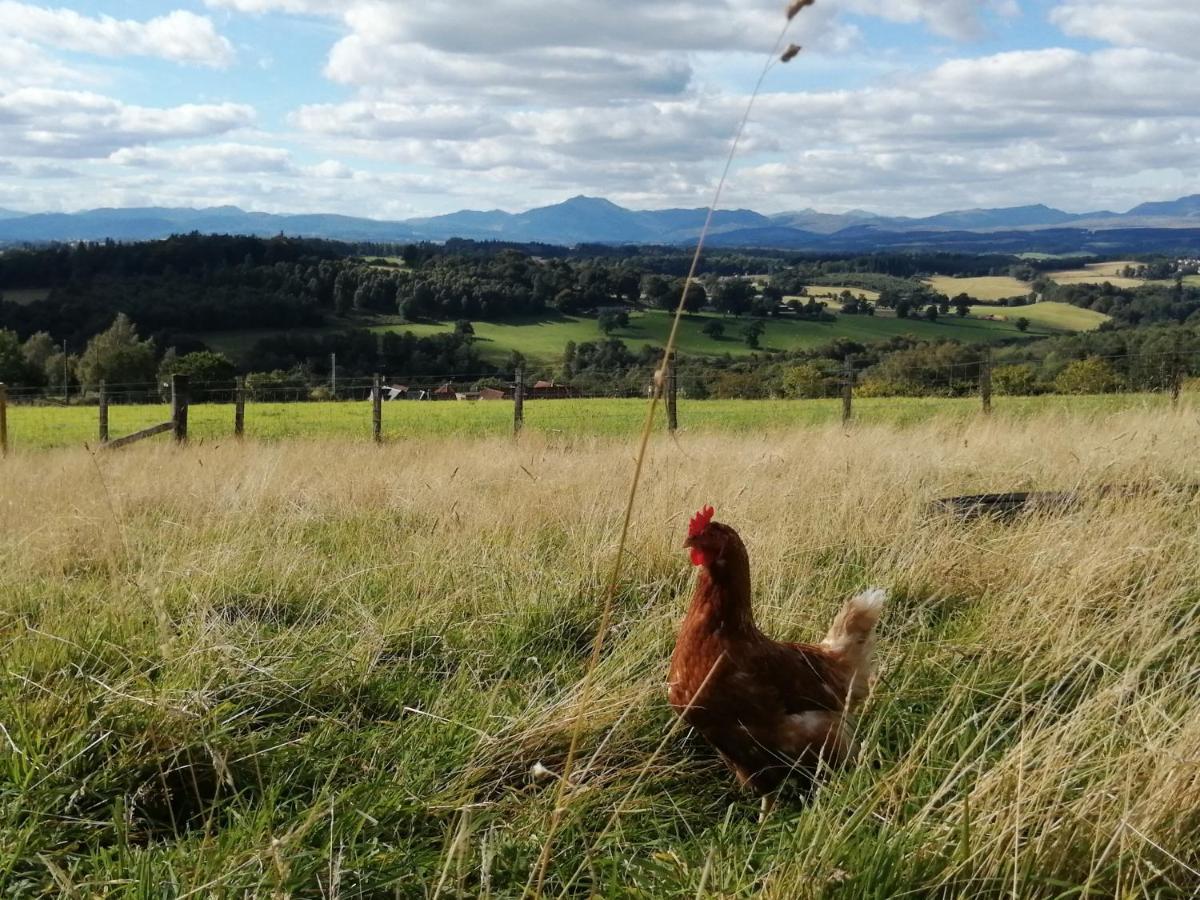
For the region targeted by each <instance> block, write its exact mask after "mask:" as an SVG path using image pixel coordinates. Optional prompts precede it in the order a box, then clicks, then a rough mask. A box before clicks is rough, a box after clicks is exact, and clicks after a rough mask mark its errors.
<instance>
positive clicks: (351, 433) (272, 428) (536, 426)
mask: <svg viewBox="0 0 1200 900" xmlns="http://www.w3.org/2000/svg"><path fill="white" fill-rule="evenodd" d="M1168 402H1169V401H1168V400H1167V399H1166V398H1165V397H1163V396H1160V395H1155V394H1106V395H1097V396H1085V397H1067V396H1055V395H1045V396H1040V397H997V398H995V400H994V404H995V409H996V411H997V414H998V415H1002V416H1006V417H1012V418H1016V419H1021V418H1028V417H1030V416H1037V415H1044V414H1052V413H1058V414H1067V413H1099V412H1117V411H1120V410H1132V409H1145V410H1152V409H1161V408H1163V407H1164V406H1166V405H1167V404H1168ZM854 411H855V417H856V418H857V419H858V420H859V421H860V422H864V423H869V424H886V425H891V426H895V427H907V426H911V425H917V424H922V423H924V422H928V421H929V420H930V419H933V418H939V419H944V420H946V421H965V420H967V419H970V418H972V417H973V416H975V415H976V414H977V413H978V411H979V401H978V400H977V399H975V398H973V397H966V398H943V397H862V398H858V399H856V400H855V401H854ZM645 414H646V404H645V402H644V401H642V400H632V399H593V400H553V401H528V402H527V403H526V404H525V428H526V430H528V431H531V432H538V433H542V434H544V435H547V436H549V437H554V438H576V437H605V436H610V437H617V436H619V437H632V436H633V435H635V434H637V433H639V432H640V430H641V428H642V425H643V423H644V422H645ZM8 415H9V443H10V446H11V448H12V449H13V450H14V452H22V451H41V450H48V449H53V448H58V447H82V446H84V445H88V446H95V445H96V443H97V441H96V435H97V410H96V408H95V407H87V406H73V407H59V406H45V407H29V406H15V407H10V408H9V411H8ZM841 415H842V403H841V400H840V399H839V400H700V401H688V400H686V399H681V400H680V402H679V425H680V430H681V431H682V432H686V433H697V434H703V433H711V432H723V433H734V434H737V433H747V432H759V431H775V430H785V429H789V428H798V427H811V426H821V425H828V424H832V423H834V422H840V421H841ZM168 418H170V412H169V410H168V408H167V406H166V405H160V406H150V405H146V406H111V407H110V408H109V434H110V437H111V438H113V439H116V438H119V437H122V436H123V435H127V434H132V433H133V432H135V431H140V430H141V429H143V428H148V427H150V426H151V425H155V424H157V423H159V422H165V421H166V420H167V419H168ZM659 424H660V427H662V420H661V411H660V420H659ZM383 426H384V436H385V438H386V439H388V440H389V441H407V440H411V439H418V440H426V439H430V438H448V437H465V438H482V437H496V436H498V435H506V434H510V433H511V432H512V427H513V408H512V403H505V402H475V403H466V402H463V403H459V402H454V403H450V402H443V403H406V402H401V403H388V404H385V406H384V410H383ZM370 429H371V408H370V404H369V403H367V402H366V401H359V402H355V401H343V402H337V403H250V404H248V405H247V407H246V433H247V435H248V436H249V437H251V438H256V439H260V440H265V441H280V440H287V439H293V438H301V439H309V440H329V439H349V440H356V439H361V440H364V441H365V440H368V439H369V438H370V434H371V431H370ZM189 433H190V435H191V437H192V438H193V439H194V440H196V441H199V442H209V443H212V442H215V443H221V442H223V441H226V440H229V439H231V437H232V434H233V407H232V406H228V405H223V404H207V403H205V404H196V405H194V406H192V407H191V410H190V413H189ZM151 440H152V441H153V442H156V443H165V442H166V441H168V440H169V439H168V438H167V437H165V436H163V437H156V438H152V439H151Z"/></svg>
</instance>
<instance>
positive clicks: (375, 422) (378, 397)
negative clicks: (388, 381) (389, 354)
mask: <svg viewBox="0 0 1200 900" xmlns="http://www.w3.org/2000/svg"><path fill="white" fill-rule="evenodd" d="M371 436H372V437H373V438H374V439H375V443H377V444H378V443H381V442H382V441H383V379H382V378H380V377H379V376H378V375H376V376H375V382H374V384H373V385H372V386H371Z"/></svg>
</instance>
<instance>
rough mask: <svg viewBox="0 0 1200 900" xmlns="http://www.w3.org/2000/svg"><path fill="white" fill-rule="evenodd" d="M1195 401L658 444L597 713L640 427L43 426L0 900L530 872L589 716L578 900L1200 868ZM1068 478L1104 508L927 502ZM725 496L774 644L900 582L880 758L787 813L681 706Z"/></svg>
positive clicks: (280, 891)
mask: <svg viewBox="0 0 1200 900" xmlns="http://www.w3.org/2000/svg"><path fill="white" fill-rule="evenodd" d="M538 411H539V410H538V408H533V409H531V415H533V416H536V415H537V414H538ZM197 412H200V410H197ZM324 412H325V413H329V410H328V409H326V410H324ZM252 421H253V420H252ZM363 421H365V416H364V418H363ZM1196 422H1197V420H1196V415H1195V410H1194V409H1188V410H1186V411H1184V412H1183V413H1181V414H1178V415H1177V414H1172V413H1171V412H1170V411H1168V410H1165V409H1162V408H1158V409H1138V410H1132V411H1130V410H1126V411H1114V410H1112V409H1107V410H1098V411H1095V410H1094V411H1092V412H1090V413H1084V412H1063V411H1062V410H1061V409H1056V410H1054V411H1053V412H1049V411H1048V414H1047V415H1045V416H1037V415H1035V416H1032V417H1030V418H1010V417H1006V416H1003V415H999V416H994V417H992V418H991V419H984V418H982V417H979V416H977V415H972V416H970V417H969V418H966V419H959V418H957V417H950V418H934V419H932V420H927V421H926V422H924V423H923V424H918V425H915V426H913V427H911V428H902V429H901V428H894V427H891V426H887V425H883V424H865V423H864V424H862V425H861V426H859V427H856V428H853V429H850V430H849V431H845V430H843V429H842V428H840V427H836V426H834V427H820V428H813V429H804V430H800V431H785V430H772V431H770V432H768V433H765V434H764V433H760V432H758V431H747V432H745V433H742V434H737V435H734V434H729V433H719V434H712V435H704V434H699V435H693V434H688V435H682V436H681V437H680V439H679V441H677V442H676V441H670V440H667V439H666V438H665V437H661V438H660V439H658V440H656V441H654V442H653V443H652V446H651V456H650V458H649V460H648V467H647V470H646V474H647V477H646V478H645V479H644V482H643V491H642V493H641V495H640V497H639V501H638V504H637V506H636V508H635V513H634V516H633V521H632V531H631V540H630V545H629V546H630V553H629V554H628V556H627V557H626V564H625V566H624V568H623V569H622V571H621V578H620V583H619V591H618V593H617V596H616V601H615V606H614V610H613V612H614V615H613V617H612V622H611V624H612V629H611V631H610V632H609V633H608V634H607V635H606V637H607V642H606V644H605V652H604V653H603V655H602V659H601V662H600V665H599V667H598V669H597V670H596V677H595V681H594V688H593V690H592V691H591V692H590V702H589V703H588V705H587V706H586V707H581V706H580V705H579V704H580V698H581V693H582V692H581V687H580V685H581V679H582V678H583V675H584V671H585V668H586V665H587V659H588V657H589V655H590V647H591V641H592V639H593V636H594V634H595V632H596V629H597V627H598V623H599V619H600V616H599V608H600V599H601V597H602V596H603V595H604V591H605V588H604V585H605V582H606V579H607V576H608V573H609V571H610V570H611V566H612V563H613V553H614V549H615V545H616V539H617V535H618V533H619V529H620V523H621V518H622V510H623V509H624V504H625V500H626V489H627V485H628V478H629V474H630V470H631V455H632V442H631V441H630V440H628V439H621V440H606V439H591V438H582V439H575V440H570V439H558V438H553V437H546V436H542V435H537V434H529V435H526V436H525V438H524V439H523V440H522V441H520V442H519V443H516V444H514V443H513V441H512V440H511V439H510V438H491V439H462V438H417V437H411V438H406V439H405V440H403V441H399V442H397V443H395V444H391V445H388V446H385V447H384V448H376V447H373V446H371V445H370V444H369V443H368V442H365V441H360V440H349V439H343V440H338V439H331V440H328V441H317V442H314V441H291V442H289V441H280V442H276V443H264V442H258V441H248V442H246V443H244V444H242V445H238V444H235V443H234V442H231V441H223V442H221V443H220V445H219V446H218V445H217V444H216V443H214V442H208V441H206V442H204V443H200V442H195V443H193V444H192V445H191V446H190V447H188V448H185V449H182V450H177V449H175V448H173V447H171V446H169V445H166V444H156V445H143V446H141V447H135V448H131V449H130V450H128V451H125V452H123V453H114V454H99V455H91V454H87V453H85V452H83V451H82V450H78V449H77V450H67V451H61V452H57V453H54V454H22V453H18V454H16V455H15V456H13V457H10V458H9V459H7V460H4V461H2V462H0V468H2V469H3V473H4V476H3V478H2V479H0V510H3V523H4V527H3V528H0V641H2V646H3V665H2V666H0V726H2V727H0V896H2V897H4V898H6V900H29V898H43V897H44V898H51V897H80V898H106V900H107V898H112V900H148V898H168V897H170V898H184V897H190V898H206V900H207V898H216V897H222V898H223V897H229V898H259V897H262V898H269V897H280V898H282V897H296V898H308V897H314V898H316V897H345V898H349V897H354V898H376V897H378V898H384V897H402V898H418V897H429V898H434V897H437V896H442V897H445V896H453V897H491V898H510V897H511V898H515V897H520V896H522V894H523V891H524V889H525V886H526V885H527V884H528V883H529V880H530V877H531V873H532V871H533V869H534V867H535V864H536V861H537V858H538V856H539V853H540V852H541V849H542V847H543V846H544V845H545V843H546V841H547V837H548V830H549V822H550V818H551V814H552V809H553V807H554V805H555V795H556V790H555V787H556V783H555V782H554V781H553V780H552V778H551V779H549V780H547V779H544V778H539V777H537V776H536V775H535V774H534V773H535V772H536V771H537V767H538V766H539V765H540V766H542V767H544V768H545V769H548V770H549V771H550V772H552V773H553V772H559V771H561V768H562V765H563V758H564V755H565V753H566V748H567V746H568V744H569V743H570V740H571V733H572V730H573V728H574V726H575V723H577V722H578V723H579V726H580V728H579V745H578V747H579V761H580V762H579V766H578V768H577V770H576V772H577V774H578V780H577V781H576V782H575V785H574V787H573V789H572V790H571V791H570V792H569V793H568V795H567V802H566V804H565V806H564V809H565V812H564V813H563V815H562V825H561V828H560V829H559V830H558V833H557V836H556V840H555V841H554V844H553V846H552V851H553V852H552V853H551V854H550V860H551V864H550V867H549V873H548V878H547V881H546V885H545V887H546V891H545V896H547V897H597V898H607V897H621V898H625V897H630V898H651V897H653V898H658V897H662V898H681V900H682V898H687V900H690V898H695V897H703V898H708V897H728V898H749V897H761V898H764V900H792V898H796V900H818V898H819V900H862V898H871V900H884V898H900V897H912V898H967V897H970V898H982V900H1000V898H1008V897H1019V898H1089V900H1100V898H1112V897H1121V898H1163V900H1166V898H1185V897H1189V896H1194V895H1195V888H1196V884H1197V881H1196V876H1195V872H1196V871H1197V870H1198V869H1200V830H1198V828H1197V825H1198V824H1200V791H1198V790H1197V777H1198V776H1197V771H1196V761H1197V758H1198V757H1200V694H1198V692H1197V690H1196V677H1197V672H1200V615H1198V609H1200V606H1198V598H1200V594H1198V591H1197V585H1198V584H1200V575H1198V571H1197V563H1196V560H1197V554H1196V535H1197V534H1198V533H1200V506H1198V505H1197V504H1196V503H1195V502H1194V496H1193V494H1192V493H1191V492H1188V491H1175V490H1172V489H1171V487H1170V486H1171V485H1177V484H1190V483H1192V482H1194V481H1195V453H1194V448H1195V442H1196V439H1197V437H1198V436H1200V434H1198V430H1197V424H1196ZM1114 484H1118V485H1119V484H1139V485H1150V486H1152V487H1153V490H1151V491H1148V492H1137V493H1131V494H1128V495H1126V494H1122V493H1109V494H1106V495H1102V494H1101V492H1100V491H1099V490H1098V489H1099V488H1101V487H1103V486H1105V485H1114ZM1063 487H1070V488H1075V489H1079V490H1080V491H1082V492H1083V493H1082V496H1083V497H1084V498H1085V499H1084V500H1083V502H1082V505H1081V506H1080V507H1079V508H1075V509H1068V510H1062V511H1057V512H1044V513H1042V514H1038V515H1032V516H1028V517H1025V518H1020V519H1016V520H1013V521H1007V522H993V521H986V520H985V521H980V522H973V523H964V522H959V521H956V520H953V519H950V518H948V517H942V516H937V515H931V514H930V513H929V512H928V510H927V505H928V503H929V501H930V500H932V499H934V498H936V497H939V496H945V495H950V494H960V493H976V492H980V491H983V490H1012V489H1042V488H1045V489H1055V488H1063ZM704 503H713V504H714V505H715V506H716V507H717V513H718V517H719V520H720V521H722V522H727V523H729V524H731V525H733V526H734V527H736V528H737V529H738V531H739V532H740V533H741V535H742V536H743V537H744V538H745V540H746V542H747V545H748V547H749V552H750V558H751V566H752V573H753V580H754V592H755V610H756V615H757V618H758V621H759V622H760V624H761V625H762V627H763V629H764V630H765V631H767V632H768V633H769V634H770V635H772V636H773V637H777V638H781V639H784V640H789V641H799V640H813V639H819V638H820V636H821V635H822V634H823V633H824V632H825V630H826V629H827V628H828V625H829V622H830V620H831V619H832V617H833V616H834V614H835V612H836V610H837V609H838V608H839V607H840V606H841V604H842V603H843V602H844V601H845V599H846V598H847V597H848V596H849V595H850V594H851V593H852V592H854V591H857V590H859V589H861V588H863V587H865V586H867V585H873V584H879V585H883V586H885V587H887V588H888V589H890V591H891V592H892V599H891V600H890V601H889V604H888V606H887V608H886V610H885V613H884V617H883V621H882V623H881V629H880V635H879V642H878V648H877V658H878V662H879V675H878V678H877V680H876V681H875V684H874V687H873V692H872V696H871V699H870V701H869V702H868V704H867V705H866V706H865V707H864V708H863V709H862V711H861V715H860V716H859V719H858V725H857V738H858V740H859V742H860V745H861V751H860V755H859V757H858V759H857V760H856V762H857V763H858V765H856V766H854V767H852V768H850V769H848V770H846V771H841V772H836V773H828V774H827V775H826V776H825V777H824V778H823V779H822V782H821V785H820V787H819V789H818V790H817V791H816V792H815V794H814V795H813V796H812V797H811V798H810V799H808V800H807V802H805V801H803V800H802V799H800V798H798V797H796V796H794V795H788V796H785V797H784V798H783V799H782V800H781V801H780V803H779V804H778V806H777V807H776V809H775V810H774V812H773V813H772V814H771V815H770V816H769V817H768V818H767V819H766V820H765V821H764V822H761V823H760V822H759V821H758V803H757V802H756V801H755V800H754V799H753V798H751V797H748V796H746V795H745V794H742V793H740V792H739V791H738V790H737V789H736V787H735V786H734V784H733V780H732V778H731V776H730V775H729V773H728V772H727V771H725V769H724V768H723V767H722V766H721V764H720V762H719V760H718V759H717V757H716V754H715V753H714V752H713V750H712V749H711V748H710V747H709V746H707V745H706V744H705V742H704V741H703V740H701V739H699V738H698V737H697V736H696V735H694V734H692V733H690V732H688V731H687V730H685V729H676V728H675V727H674V723H675V717H674V715H673V713H672V712H671V710H670V709H669V707H668V706H667V704H666V700H665V682H666V678H667V661H668V659H669V657H670V654H671V650H672V646H673V643H674V635H675V632H676V629H677V628H678V624H679V620H680V618H681V617H682V615H683V611H684V609H685V607H686V605H687V603H688V598H689V595H690V593H691V591H692V584H693V579H694V577H695V576H694V574H693V570H692V569H691V567H690V566H689V565H688V561H687V557H686V555H685V553H684V552H683V551H682V550H681V549H680V544H681V542H682V539H683V535H684V529H685V528H686V522H687V519H688V517H689V515H690V514H691V513H692V511H693V510H695V509H697V508H699V507H700V506H701V504H704Z"/></svg>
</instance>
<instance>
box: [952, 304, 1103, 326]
mask: <svg viewBox="0 0 1200 900" xmlns="http://www.w3.org/2000/svg"><path fill="white" fill-rule="evenodd" d="M971 315H972V316H975V317H977V318H980V319H983V318H987V317H989V316H990V317H991V318H992V320H994V321H999V322H1015V321H1017V319H1020V318H1022V317H1024V318H1026V319H1028V320H1029V321H1030V322H1031V323H1032V324H1033V325H1036V326H1041V327H1042V328H1053V329H1056V330H1059V331H1094V330H1095V329H1097V328H1099V327H1100V326H1101V325H1102V324H1104V323H1105V322H1107V321H1108V320H1109V317H1108V316H1106V315H1104V313H1098V312H1096V311H1094V310H1091V309H1084V308H1082V307H1080V306H1072V305H1071V304H1070V303H1034V304H1031V305H1030V306H1013V307H1006V306H1005V307H1000V306H972V307H971Z"/></svg>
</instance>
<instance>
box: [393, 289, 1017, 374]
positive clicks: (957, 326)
mask: <svg viewBox="0 0 1200 900" xmlns="http://www.w3.org/2000/svg"><path fill="white" fill-rule="evenodd" d="M863 293H865V292H863ZM855 296H857V293H856V295H855ZM714 319H715V320H717V321H720V322H721V323H722V324H723V325H724V326H725V335H724V336H723V337H720V338H713V337H710V336H709V335H707V334H705V333H704V330H703V329H704V326H705V325H706V324H707V323H708V322H710V321H712V320H714ZM748 321H749V320H746V319H735V318H727V317H725V316H721V315H718V314H710V313H693V314H690V315H687V316H685V317H684V319H683V321H682V322H681V324H680V331H679V341H678V346H679V351H680V352H681V353H687V354H698V355H707V356H723V355H725V354H729V355H731V356H748V355H750V354H751V353H756V352H761V349H769V350H802V349H811V348H814V347H820V346H822V345H824V344H828V343H829V342H830V341H833V340H836V339H837V338H848V339H850V340H855V341H864V342H870V341H882V340H887V339H888V338H891V337H896V336H897V335H914V336H916V337H918V338H922V339H925V340H937V339H938V338H947V339H952V340H959V341H963V342H967V343H996V342H999V341H1005V340H1011V339H1013V338H1016V337H1020V332H1019V331H1017V328H1016V326H1015V325H1013V324H1012V323H1010V322H987V321H983V320H980V319H958V318H956V317H954V316H943V317H942V318H941V319H939V320H938V321H937V322H929V321H926V320H925V319H922V318H910V319H898V318H896V317H895V316H888V315H877V316H843V315H838V316H837V321H835V322H810V321H803V320H800V319H784V318H775V319H766V320H764V321H763V324H764V325H765V326H766V331H765V332H764V333H763V335H762V337H761V339H760V343H761V348H760V350H755V349H754V348H752V347H750V346H748V345H747V344H746V342H745V340H744V339H743V337H742V329H743V328H744V327H745V326H746V324H747V322H748ZM453 327H454V323H452V322H438V323H413V324H409V323H405V324H401V325H383V326H378V327H376V328H375V329H374V330H376V331H412V332H414V333H415V334H418V335H427V334H436V333H438V332H444V331H450V330H452V329H453ZM472 327H473V328H474V329H475V336H476V339H477V340H478V341H479V349H480V350H481V352H482V353H483V355H484V356H485V357H487V358H489V359H493V360H501V359H504V358H507V356H508V355H509V353H511V352H512V351H513V350H519V351H520V352H521V353H523V354H524V355H525V356H527V357H530V358H532V359H538V360H558V359H561V358H562V352H563V347H564V346H566V344H567V342H568V341H574V342H575V343H577V344H578V343H582V342H584V341H600V340H604V339H605V337H606V336H605V334H604V333H603V332H602V331H601V330H600V328H599V327H598V325H597V323H596V320H595V319H592V318H583V317H574V316H553V317H550V316H547V317H543V318H538V319H512V320H509V321H505V322H473V323H472ZM670 327H671V315H670V314H669V313H666V312H662V311H660V310H647V311H644V312H638V313H633V314H632V315H631V316H630V323H629V326H628V327H626V328H619V329H617V330H616V331H614V332H613V333H612V335H611V336H612V337H614V338H617V339H619V340H621V341H624V343H625V345H626V346H627V347H629V348H630V349H631V350H635V351H636V350H640V349H641V348H642V347H643V346H645V345H646V344H652V345H654V346H658V347H661V346H664V345H665V344H666V342H667V334H668V332H669V331H670Z"/></svg>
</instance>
